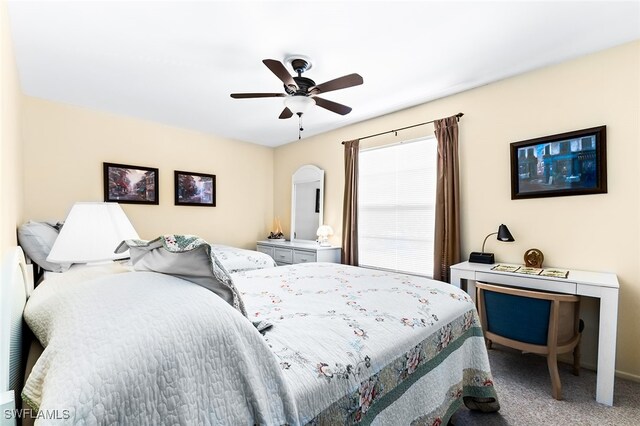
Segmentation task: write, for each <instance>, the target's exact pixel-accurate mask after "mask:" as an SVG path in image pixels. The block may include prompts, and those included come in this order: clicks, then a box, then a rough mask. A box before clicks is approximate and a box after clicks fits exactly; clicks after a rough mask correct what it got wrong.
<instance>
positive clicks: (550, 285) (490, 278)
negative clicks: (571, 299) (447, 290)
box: [476, 272, 577, 294]
mask: <svg viewBox="0 0 640 426" xmlns="http://www.w3.org/2000/svg"><path fill="white" fill-rule="evenodd" d="M542 278H544V279H542ZM476 281H483V282H486V283H490V284H491V283H493V284H502V285H509V286H512V287H522V288H526V289H530V290H541V291H552V292H556V293H566V294H576V291H577V288H576V283H574V282H568V281H553V280H549V279H548V277H540V278H534V277H527V276H522V277H521V276H515V274H510V275H502V274H492V273H489V272H477V273H476Z"/></svg>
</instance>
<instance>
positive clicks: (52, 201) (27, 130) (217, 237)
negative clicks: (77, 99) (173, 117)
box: [23, 97, 273, 248]
mask: <svg viewBox="0 0 640 426" xmlns="http://www.w3.org/2000/svg"><path fill="white" fill-rule="evenodd" d="M23 113H24V118H23V122H24V129H23V139H24V157H25V160H24V169H25V197H24V214H23V219H24V220H27V219H36V220H43V219H63V218H64V217H65V216H66V214H67V213H68V211H69V209H70V208H71V205H72V204H73V203H74V202H75V201H103V178H102V163H103V162H111V163H123V164H131V165H137V166H147V167H156V168H158V169H159V179H160V181H159V186H160V191H159V195H160V205H159V206H152V205H133V204H123V205H122V207H123V209H124V210H125V212H126V213H127V215H128V216H129V218H130V219H131V222H132V223H133V225H134V226H135V228H136V230H137V231H138V233H139V234H140V236H141V237H142V238H146V239H149V238H154V237H156V236H158V235H161V234H165V233H183V234H196V235H199V236H201V237H203V238H205V239H206V240H207V241H210V242H217V243H222V244H230V245H235V246H239V247H246V248H251V247H255V241H256V240H257V239H262V238H264V237H265V235H266V233H267V231H268V229H269V228H270V226H271V223H272V221H273V149H270V148H265V147H261V146H258V145H253V144H248V143H242V142H238V141H232V140H228V139H223V138H219V137H214V136H210V135H205V134H202V133H198V132H195V131H190V130H184V129H178V128H174V127H169V126H164V125H161V124H156V123H151V122H147V121H143V120H139V119H134V118H127V117H121V116H116V115H111V114H107V113H102V112H97V111H93V110H88V109H83V108H78V107H73V106H68V105H63V104H59V103H54V102H49V101H45V100H41V99H36V98H30V97H25V98H24V109H23ZM174 170H184V171H192V172H200V173H210V174H215V175H216V181H217V185H216V190H217V195H216V205H217V207H190V206H174V192H173V189H174V181H173V179H174V178H173V172H174Z"/></svg>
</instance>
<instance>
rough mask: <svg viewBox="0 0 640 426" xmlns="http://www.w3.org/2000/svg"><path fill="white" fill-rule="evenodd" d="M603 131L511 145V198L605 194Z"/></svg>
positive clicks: (604, 129)
mask: <svg viewBox="0 0 640 426" xmlns="http://www.w3.org/2000/svg"><path fill="white" fill-rule="evenodd" d="M606 129H607V127H606V126H598V127H592V128H589V129H582V130H575V131H572V132H566V133H560V134H557V135H551V136H545V137H541V138H536V139H530V140H526V141H521V142H513V143H511V145H510V150H511V152H510V154H511V199H512V200H520V199H528V198H542V197H562V196H567V195H586V194H606V193H607V149H606V143H607V140H606V139H607V138H606Z"/></svg>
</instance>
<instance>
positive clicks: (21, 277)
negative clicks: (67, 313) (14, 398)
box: [0, 247, 31, 394]
mask: <svg viewBox="0 0 640 426" xmlns="http://www.w3.org/2000/svg"><path fill="white" fill-rule="evenodd" d="M1 274H2V276H1V280H0V315H1V317H0V360H1V361H0V393H4V392H5V391H9V390H18V394H19V393H20V392H19V390H20V389H21V388H22V383H21V379H22V374H23V372H24V370H23V365H22V358H23V357H22V348H23V340H22V333H23V330H22V327H23V321H22V312H23V311H24V306H25V304H26V302H27V288H28V286H29V280H30V277H31V274H29V271H28V267H27V264H26V262H25V259H24V253H23V252H22V249H21V248H20V247H12V248H11V249H10V250H8V251H7V254H6V255H5V257H4V259H3V262H2V270H1Z"/></svg>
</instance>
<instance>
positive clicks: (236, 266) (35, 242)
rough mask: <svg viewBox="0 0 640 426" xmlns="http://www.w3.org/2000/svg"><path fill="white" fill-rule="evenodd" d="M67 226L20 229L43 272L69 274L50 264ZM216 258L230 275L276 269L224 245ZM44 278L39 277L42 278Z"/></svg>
mask: <svg viewBox="0 0 640 426" xmlns="http://www.w3.org/2000/svg"><path fill="white" fill-rule="evenodd" d="M63 225H64V222H56V223H54V222H37V221H28V222H26V223H24V224H22V225H21V226H20V227H19V228H18V240H19V242H20V245H21V246H22V248H23V249H24V252H25V254H26V256H27V258H29V259H30V260H31V261H32V262H33V263H35V264H36V265H38V266H39V268H41V269H42V270H43V271H46V272H48V273H50V272H56V273H57V272H65V271H66V270H68V269H69V267H70V265H68V264H57V263H51V262H48V261H47V256H48V255H49V252H50V251H51V248H52V247H53V245H54V243H55V241H56V239H57V237H58V234H59V231H60V229H61V228H62V226H63ZM210 246H211V250H212V252H213V254H215V256H216V257H217V258H218V259H219V260H220V262H221V263H222V264H223V265H224V267H225V268H226V270H227V271H228V272H229V273H234V272H242V271H251V270H253V269H262V268H271V267H275V266H276V262H275V260H273V258H271V256H269V255H267V254H264V253H260V252H258V251H254V250H245V249H241V248H237V247H231V246H227V245H222V244H211V245H210ZM40 275H41V274H40V273H36V276H37V277H39V276H40Z"/></svg>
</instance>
